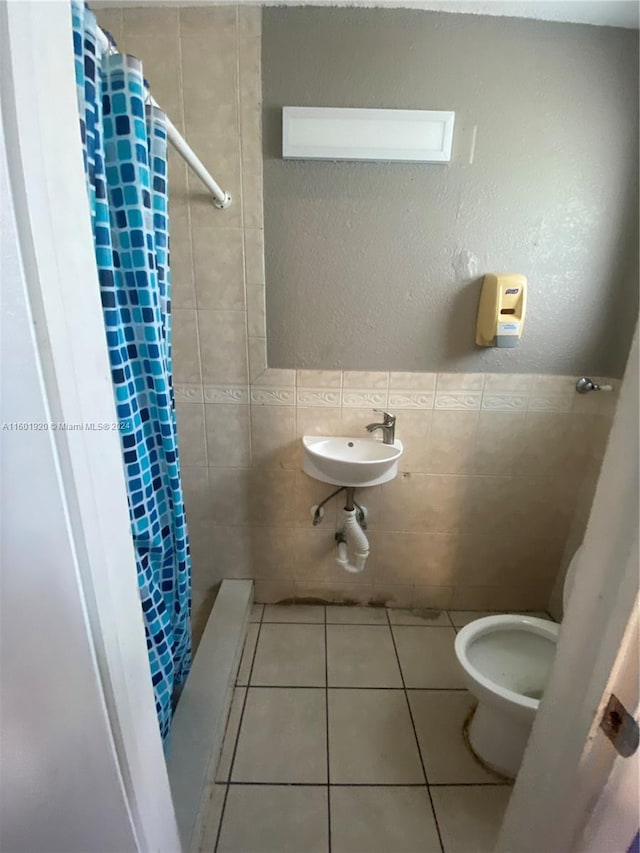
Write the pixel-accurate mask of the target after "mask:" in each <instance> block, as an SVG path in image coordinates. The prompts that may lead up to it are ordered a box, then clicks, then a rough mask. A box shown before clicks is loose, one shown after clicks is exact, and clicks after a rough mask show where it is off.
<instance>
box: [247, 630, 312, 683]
mask: <svg viewBox="0 0 640 853" xmlns="http://www.w3.org/2000/svg"><path fill="white" fill-rule="evenodd" d="M251 684H252V685H258V684H262V685H270V686H282V687H324V686H325V684H326V667H325V649H324V625H297V624H296V625H292V624H277V623H273V624H264V625H262V628H261V630H260V639H259V640H258V648H257V650H256V657H255V661H254V664H253V673H252V675H251Z"/></svg>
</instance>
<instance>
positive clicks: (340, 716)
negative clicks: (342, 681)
mask: <svg viewBox="0 0 640 853" xmlns="http://www.w3.org/2000/svg"><path fill="white" fill-rule="evenodd" d="M329 768H330V770H329V772H330V777H331V782H334V783H338V782H342V783H344V782H356V783H364V784H372V783H377V784H382V785H385V784H399V785H408V784H416V783H422V782H424V774H423V772H422V765H421V764H420V757H419V754H418V749H417V745H416V739H415V735H414V733H413V727H412V725H411V718H410V716H409V710H408V708H407V701H406V698H405V695H404V691H402V690H335V689H333V690H331V689H330V690H329Z"/></svg>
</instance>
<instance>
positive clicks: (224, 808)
mask: <svg viewBox="0 0 640 853" xmlns="http://www.w3.org/2000/svg"><path fill="white" fill-rule="evenodd" d="M236 14H237V13H236ZM262 613H263V614H264V609H263V611H262ZM253 624H254V625H256V624H257V625H258V636H257V637H256V644H255V646H254V648H253V656H252V658H251V666H250V667H249V677H248V680H247V684H246V690H245V693H244V702H243V703H242V711H241V712H240V719H239V721H238V731H237V732H236V742H235V743H234V745H233V755H232V756H231V761H230V763H229V773H228V774H227V783H226V784H227V787H226V789H225V792H224V800H223V802H222V809H221V810H220V820H219V822H218V832H217V833H216V842H215V845H214V848H213V853H216V851H217V850H218V845H219V843H220V834H221V832H222V822H223V820H224V813H225V810H226V808H227V799H228V797H229V787H230V785H231V774H232V773H233V765H234V764H235V761H236V753H237V752H238V742H239V741H240V733H241V731H242V722H243V720H244V712H245V709H246V707H247V700H248V698H249V684H251V676H252V675H253V665H254V663H255V661H256V654H257V652H258V643H259V642H260V632H261V631H262V616H261V621H260V622H257V623H256V622H254V623H253ZM245 642H246V639H245ZM241 660H242V658H241ZM240 686H243V687H244V686H245V685H238V684H236V686H235V687H234V690H235V689H236V688H237V687H240Z"/></svg>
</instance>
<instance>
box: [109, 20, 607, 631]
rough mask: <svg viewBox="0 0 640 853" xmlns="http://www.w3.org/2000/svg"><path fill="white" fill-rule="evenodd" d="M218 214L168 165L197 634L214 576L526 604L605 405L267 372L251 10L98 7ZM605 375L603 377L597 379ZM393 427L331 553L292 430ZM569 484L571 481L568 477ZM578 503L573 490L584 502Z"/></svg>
mask: <svg viewBox="0 0 640 853" xmlns="http://www.w3.org/2000/svg"><path fill="white" fill-rule="evenodd" d="M99 17H100V21H101V23H102V25H103V26H106V27H107V28H108V29H110V30H111V32H112V33H113V35H114V36H115V37H116V39H118V41H119V43H120V44H121V46H122V45H123V46H124V47H125V48H126V49H127V50H129V51H130V52H131V53H134V54H136V55H137V56H139V57H141V58H142V60H143V62H144V67H145V73H146V76H147V77H148V79H149V80H150V81H151V85H152V89H153V92H154V95H155V97H156V99H157V100H158V101H159V102H160V104H161V105H163V106H164V107H165V108H166V109H167V111H168V112H169V113H170V115H171V118H172V120H173V121H174V123H175V124H176V125H177V126H178V128H180V129H181V130H183V131H185V130H186V136H187V138H188V140H189V142H190V143H191V144H192V145H193V147H194V148H195V150H196V151H197V153H198V154H199V155H200V156H201V158H202V159H203V161H204V163H205V164H207V165H208V166H209V167H210V169H211V171H212V173H213V174H214V175H215V177H216V178H217V179H218V180H219V182H220V183H221V185H222V186H223V187H224V188H225V189H228V190H229V191H230V192H231V194H232V195H233V198H234V203H233V205H232V207H230V208H229V209H228V210H226V211H219V210H217V209H216V208H215V207H213V205H212V204H211V202H210V200H209V198H208V196H207V194H206V192H205V191H204V190H203V188H202V187H201V185H200V184H199V182H198V180H197V179H196V178H194V177H193V176H192V175H188V174H187V171H186V168H185V166H184V164H183V162H182V161H181V160H179V159H178V158H177V157H176V156H175V155H174V154H173V152H171V156H170V187H171V265H172V278H173V317H174V360H175V376H174V380H175V389H176V401H177V409H178V428H179V443H180V453H181V460H182V467H183V483H184V491H185V499H186V504H187V516H188V523H189V531H190V537H191V546H192V556H193V590H194V625H195V631H196V633H197V630H198V625H199V624H201V623H202V620H203V619H204V618H206V615H207V613H208V610H209V609H210V606H211V601H212V591H213V590H214V589H215V586H216V585H217V584H218V583H219V581H220V580H221V579H223V578H245V577H251V578H254V579H255V583H256V599H257V600H258V601H265V602H272V601H279V600H281V599H287V598H293V597H299V598H306V597H313V598H322V599H327V600H340V601H346V600H349V601H357V602H375V603H383V602H384V603H387V604H390V605H396V606H414V607H459V608H463V609H487V608H489V609H492V608H496V609H501V608H518V609H527V608H529V609H539V608H544V607H546V606H547V604H548V601H549V596H550V593H551V591H552V588H553V586H554V581H555V579H556V576H557V574H558V570H559V568H560V567H561V566H564V565H565V564H566V554H565V552H566V549H567V548H568V547H569V546H570V541H571V540H570V541H569V544H568V536H569V534H571V536H572V537H573V539H574V540H575V539H576V538H577V537H578V536H579V534H580V532H581V530H582V529H583V527H582V528H581V524H580V521H581V520H583V519H584V516H585V512H586V510H584V511H583V510H580V509H579V507H581V506H583V505H584V506H586V505H587V504H589V500H588V498H589V494H590V486H589V485H588V484H589V483H592V482H595V477H594V472H597V466H598V464H599V459H600V458H601V455H602V448H603V441H604V440H605V439H606V434H607V429H608V427H607V424H608V423H609V409H610V407H611V404H612V401H613V398H615V394H611V395H604V394H599V395H596V394H592V395H590V396H588V397H584V398H582V397H578V396H577V395H576V393H575V391H574V389H573V382H574V381H575V377H563V376H533V375H521V374H518V375H515V374H514V375H508V374H486V375H485V374H477V373H476V374H439V375H437V376H436V375H435V374H420V373H384V372H382V373H381V372H372V373H367V372H350V371H345V372H340V371H305V370H298V371H293V370H270V369H269V370H268V369H266V347H265V322H264V289H265V279H264V251H263V232H262V160H261V133H260V107H261V104H260V98H261V81H260V15H259V12H258V11H257V10H256V9H254V8H250V7H231V6H226V7H216V8H211V7H207V8H203V7H199V8H197V7H196V8H188V7H183V8H181V9H176V8H173V9H172V8H161V9H158V8H148V7H147V8H142V9H141V8H125V9H124V10H117V9H109V10H101V11H100V12H99ZM614 384H615V381H614ZM380 407H388V408H390V409H391V410H392V411H394V412H395V413H396V414H397V416H398V426H397V434H398V436H399V437H400V438H401V439H402V441H403V442H404V444H405V454H404V456H403V457H402V460H401V464H400V468H401V474H400V475H399V476H398V478H397V479H396V480H394V481H393V482H391V483H388V484H386V485H384V486H378V487H375V488H371V489H363V490H361V491H360V493H359V494H358V499H359V501H360V502H361V503H362V504H364V505H366V506H367V508H368V510H369V535H370V541H371V556H370V558H369V561H368V564H367V568H366V571H365V572H364V573H363V574H362V575H360V576H353V575H347V574H345V573H344V572H343V571H342V570H341V569H339V568H338V567H337V566H336V564H335V562H334V547H335V544H334V537H333V534H334V531H335V529H336V526H337V518H338V510H339V508H340V506H341V505H340V503H339V501H334V502H333V503H332V504H331V505H330V507H329V508H328V511H327V513H326V515H325V517H324V519H323V521H322V523H321V524H320V525H319V526H318V527H313V526H312V524H311V515H310V508H311V506H312V505H313V504H316V503H318V502H319V501H320V500H322V499H323V498H324V497H326V496H327V495H328V494H329V493H330V491H331V490H332V489H331V487H330V486H327V485H326V484H322V483H318V482H316V481H314V480H312V479H310V478H309V477H307V476H306V475H305V474H304V473H303V472H302V471H301V468H300V466H301V456H300V441H299V439H300V437H301V436H302V435H304V434H306V433H316V434H328V435H333V434H356V435H358V434H363V428H364V425H365V424H366V423H369V422H370V421H371V420H372V419H373V418H374V415H373V414H372V411H371V410H372V409H373V408H380ZM585 484H586V485H585ZM585 495H586V497H585Z"/></svg>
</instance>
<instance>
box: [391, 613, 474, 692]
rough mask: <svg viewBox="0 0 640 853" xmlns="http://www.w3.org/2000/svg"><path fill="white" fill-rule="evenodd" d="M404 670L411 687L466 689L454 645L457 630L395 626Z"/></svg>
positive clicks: (394, 630)
mask: <svg viewBox="0 0 640 853" xmlns="http://www.w3.org/2000/svg"><path fill="white" fill-rule="evenodd" d="M393 636H394V637H395V641H396V647H397V649H398V657H399V658H400V666H401V668H402V674H403V675H404V680H405V684H406V686H407V687H438V688H449V689H451V688H459V687H464V686H465V685H464V681H463V679H462V674H461V672H460V667H459V664H458V661H457V659H456V655H455V651H454V647H453V644H454V642H455V638H456V632H455V630H454V629H453V628H438V629H437V630H436V629H435V628H433V629H431V628H420V627H413V626H411V627H409V626H406V627H405V626H403V625H399V626H398V625H394V626H393Z"/></svg>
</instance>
